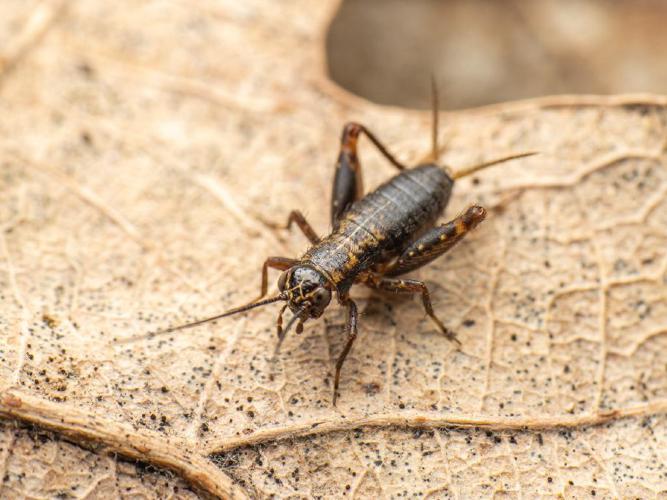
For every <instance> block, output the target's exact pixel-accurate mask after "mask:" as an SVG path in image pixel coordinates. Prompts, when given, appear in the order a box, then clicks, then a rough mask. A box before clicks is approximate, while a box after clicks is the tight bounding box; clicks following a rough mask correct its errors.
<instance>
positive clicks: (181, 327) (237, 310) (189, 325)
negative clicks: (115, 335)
mask: <svg viewBox="0 0 667 500" xmlns="http://www.w3.org/2000/svg"><path fill="white" fill-rule="evenodd" d="M279 300H286V298H285V296H284V295H282V294H280V295H276V296H274V297H270V298H268V299H264V300H260V301H259V302H253V303H251V304H246V305H244V306H241V307H236V308H234V309H230V310H229V311H225V312H224V313H222V314H218V315H217V316H211V317H210V318H204V319H200V320H197V321H193V322H192V323H186V324H184V325H179V326H174V327H172V328H167V329H165V330H159V331H157V332H155V333H154V335H160V334H163V333H169V332H175V331H177V330H185V329H186V328H192V327H194V326H199V325H202V324H204V323H208V322H209V321H215V320H217V319H220V318H224V317H226V316H231V315H232V314H237V313H241V312H244V311H248V310H250V309H254V308H255V307H259V306H265V305H266V304H272V303H273V302H278V301H279Z"/></svg>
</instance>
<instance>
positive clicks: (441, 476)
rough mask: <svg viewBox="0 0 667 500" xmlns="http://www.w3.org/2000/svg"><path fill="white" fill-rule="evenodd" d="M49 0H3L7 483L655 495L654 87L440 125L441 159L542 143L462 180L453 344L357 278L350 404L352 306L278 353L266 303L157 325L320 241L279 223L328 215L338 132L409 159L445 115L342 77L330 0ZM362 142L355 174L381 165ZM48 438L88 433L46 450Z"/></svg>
mask: <svg viewBox="0 0 667 500" xmlns="http://www.w3.org/2000/svg"><path fill="white" fill-rule="evenodd" d="M36 5H37V6H38V7H37V8H35V6H34V5H33V6H30V5H27V4H24V3H22V2H16V3H15V5H13V6H12V7H11V9H10V10H11V11H12V12H13V13H15V15H14V14H13V15H12V19H14V21H12V22H11V26H12V29H15V26H17V25H18V26H23V27H24V29H18V30H15V31H16V33H14V32H12V31H11V30H9V29H8V30H7V32H8V33H9V35H8V39H9V43H8V44H6V45H4V46H6V47H9V49H8V50H7V51H6V52H4V53H3V54H2V55H3V57H2V60H3V61H4V64H3V66H2V69H0V71H2V73H1V74H0V85H1V87H0V92H1V95H2V102H3V113H2V115H1V117H0V144H1V147H0V151H1V153H0V154H1V155H2V158H1V165H2V176H1V177H0V183H1V185H0V192H1V193H2V200H3V201H2V204H1V205H0V210H1V212H0V225H1V227H2V232H1V233H0V257H1V259H2V264H1V265H0V268H1V269H2V270H3V272H2V273H0V281H1V283H2V285H1V288H0V290H2V298H3V301H2V307H3V311H2V312H3V313H2V315H0V332H1V334H2V337H3V339H4V341H3V347H2V348H1V350H0V353H1V354H2V355H1V356H0V391H1V392H0V413H2V415H4V416H5V417H6V418H7V419H10V418H11V419H16V420H18V421H20V422H23V423H27V424H33V425H35V426H36V429H37V430H35V429H33V430H29V431H24V430H12V429H11V428H10V427H9V424H8V423H6V422H5V423H4V424H3V425H4V427H3V436H4V442H5V445H4V446H3V451H2V452H0V467H2V468H3V469H2V473H3V476H5V477H7V478H8V479H7V480H6V481H5V483H6V484H5V486H4V488H5V489H4V490H1V491H2V496H8V495H9V496H12V495H18V496H20V495H28V494H31V495H53V494H56V493H55V492H56V490H59V489H63V488H65V487H71V486H72V485H73V484H77V486H78V487H81V488H83V489H85V488H88V489H87V491H90V492H92V493H90V496H95V495H97V496H98V497H99V496H104V495H106V492H107V491H110V490H107V489H106V488H108V487H111V486H110V485H109V484H107V482H108V481H109V479H108V477H111V478H115V479H113V480H114V481H116V482H119V481H120V482H121V483H122V481H125V479H122V480H120V479H118V478H120V477H121V475H122V474H123V473H124V472H122V471H124V470H127V467H128V466H127V464H125V465H123V463H122V462H121V461H120V459H116V458H114V459H108V458H105V457H102V458H100V457H101V456H102V455H104V454H106V453H113V454H118V455H119V456H121V457H124V459H128V458H129V459H135V460H140V461H142V463H144V464H146V463H148V464H150V465H151V466H156V467H166V468H168V469H171V470H173V471H176V472H177V473H178V474H180V476H181V477H182V478H183V479H185V480H186V481H188V482H189V483H190V484H193V485H194V486H196V487H198V488H199V490H200V491H202V492H208V493H210V494H213V495H218V496H236V497H245V496H259V497H264V496H269V495H271V494H275V495H278V496H287V495H294V496H297V495H299V496H341V495H343V494H345V493H346V492H347V493H349V494H350V495H352V494H354V495H356V496H357V497H363V498H366V497H368V498H374V497H378V496H385V497H390V496H399V495H401V494H404V495H406V496H407V495H409V496H413V495H416V494H417V493H423V494H428V495H429V496H431V497H438V498H439V497H447V496H454V497H457V498H469V497H492V496H495V495H507V496H512V497H515V496H517V497H518V496H528V497H532V496H535V495H537V494H541V495H545V496H558V495H566V496H570V497H571V496H575V497H576V496H583V495H590V494H592V493H593V492H595V494H596V495H598V496H602V497H631V496H632V497H642V498H646V497H657V496H661V495H664V494H665V493H666V492H667V474H666V472H667V471H666V470H665V463H667V455H666V454H665V451H664V450H665V449H667V421H666V419H665V410H666V409H667V394H666V393H667V365H666V364H665V358H664V356H663V355H662V353H664V352H665V349H666V348H667V335H665V332H667V301H666V300H665V296H666V292H667V274H666V267H667V255H666V250H665V248H667V231H666V229H665V228H666V227H667V197H666V196H665V195H666V193H667V169H666V168H665V166H664V148H663V146H664V143H665V136H666V130H665V120H666V119H667V112H666V111H665V102H664V99H663V98H659V97H654V96H643V97H634V98H631V97H623V96H620V97H610V98H585V97H579V98H575V97H563V98H545V99H541V100H532V101H525V102H520V103H514V104H503V105H498V106H494V107H489V108H484V109H479V110H472V111H467V112H461V113H451V114H446V115H444V114H443V119H442V123H443V130H442V131H441V138H442V140H443V141H445V142H446V151H445V153H444V156H443V160H444V161H445V162H446V163H447V164H448V165H452V166H453V168H456V167H463V166H466V165H471V164H473V163H475V162H478V161H481V160H486V159H490V158H494V157H497V156H501V155H503V154H507V153H508V152H516V151H526V150H537V151H540V153H541V154H540V155H539V156H535V157H531V158H528V159H524V160H521V161H518V162H516V163H513V164H511V165H509V164H508V165H505V166H502V167H497V168H495V169H491V170H488V171H485V172H483V173H480V174H478V175H477V176H476V177H475V179H473V182H471V181H470V180H464V181H462V182H460V183H459V184H458V185H457V186H456V189H455V196H454V199H453V201H452V203H451V206H450V207H449V208H448V215H451V214H455V213H457V212H458V211H460V210H461V209H463V208H464V207H465V206H466V205H467V204H470V203H472V202H479V203H482V204H483V205H485V206H487V207H488V208H490V209H491V214H490V217H489V218H488V220H487V221H485V223H484V224H483V225H481V226H480V228H479V229H478V230H477V231H476V232H475V234H474V235H473V236H471V237H470V238H469V239H467V240H466V241H465V242H464V243H463V244H461V245H460V247H458V248H456V250H454V251H452V253H451V254H450V255H448V256H447V257H445V258H442V259H439V260H438V261H436V262H435V263H433V264H432V265H430V266H428V267H427V268H425V269H424V270H421V271H419V272H418V273H416V274H417V275H418V276H420V277H421V278H423V279H424V280H426V281H427V282H428V283H429V284H430V285H431V287H432V289H433V301H434V304H435V308H436V311H437V314H438V315H439V316H440V317H441V318H443V319H444V320H445V322H446V324H447V325H448V326H449V327H450V328H452V329H454V330H456V331H457V332H458V335H459V338H460V339H461V341H462V343H463V347H462V348H461V350H460V351H458V350H456V349H455V348H454V346H453V345H451V344H450V343H448V342H446V341H445V340H444V339H443V338H442V337H441V336H440V335H438V334H436V333H435V332H434V331H433V330H432V328H431V325H430V323H429V322H428V321H426V320H425V318H424V316H423V312H422V310H421V308H420V306H419V304H418V303H417V302H416V301H410V300H407V301H398V300H396V299H394V298H391V297H381V296H374V295H370V294H369V293H368V292H366V291H363V290H358V291H355V292H354V293H355V295H354V296H355V297H357V298H358V301H359V304H360V306H361V307H360V309H361V311H362V317H361V323H360V336H359V339H358V340H357V343H356V344H355V346H354V349H353V351H352V353H351V355H350V357H349V358H348V361H347V363H346V365H345V367H344V371H343V378H342V384H341V398H340V399H339V403H338V407H337V408H333V407H332V406H331V403H330V399H331V390H332V388H331V383H332V373H333V368H332V365H333V361H334V359H335V357H336V356H337V353H338V352H340V349H341V348H342V345H343V338H342V335H341V328H342V324H343V322H344V314H343V312H342V311H341V310H340V309H338V308H336V307H332V308H330V309H329V311H328V312H327V314H326V315H325V318H324V321H321V322H319V323H312V322H311V323H309V324H308V325H307V329H306V331H305V332H304V333H303V334H302V335H301V336H297V335H292V336H291V337H289V338H288V339H287V340H286V342H285V345H284V349H283V353H282V355H281V356H280V358H279V361H278V363H277V364H276V365H275V366H273V365H272V364H271V362H270V358H271V355H272V353H273V347H274V343H275V332H274V327H273V324H274V314H275V311H274V310H273V309H271V308H270V307H269V308H266V309H261V310H260V309H258V310H257V311H254V312H252V313H249V314H247V315H246V316H244V317H237V318H229V319H227V320H224V321H220V322H219V323H217V324H209V325H206V326H202V327H200V328H198V329H196V330H185V331H179V332H174V333H170V334H165V335H157V336H156V335H149V332H151V331H155V330H158V329H160V328H164V327H166V326H168V325H172V324H178V323H181V322H184V321H188V320H191V319H194V318H199V317H204V316H207V315H212V314H216V313H218V312H220V311H222V310H224V309H226V308H228V307H231V306H235V305H238V304H241V303H243V302H245V301H247V300H249V299H251V298H253V297H254V296H256V294H257V291H258V284H259V269H260V266H261V263H262V261H263V259H264V257H265V256H268V255H278V254H283V255H286V256H298V255H299V254H300V253H301V252H302V251H303V250H304V249H305V248H306V247H307V244H306V241H305V239H304V238H303V237H302V236H301V235H299V234H297V233H296V232H295V233H293V234H292V233H287V232H283V231H276V230H274V229H272V228H271V224H269V223H267V221H268V222H270V223H273V222H281V221H283V220H284V218H285V217H286V215H287V214H288V213H289V211H290V210H291V209H293V208H301V209H302V210H303V211H304V212H305V213H306V215H307V217H308V218H309V219H310V220H311V221H312V222H313V223H314V225H315V227H316V228H318V230H319V231H320V232H322V233H324V232H326V231H327V230H328V213H327V212H328V201H326V200H328V194H329V190H330V184H329V183H330V182H331V177H332V169H333V160H334V158H335V156H336V153H337V148H338V138H339V134H340V130H341V127H342V125H343V123H345V122H346V121H349V120H357V121H360V122H362V123H364V124H366V125H368V127H369V128H371V129H372V130H374V131H375V132H376V133H377V134H378V135H379V136H380V137H381V138H382V140H384V141H386V143H387V144H388V145H390V147H391V149H392V151H395V152H396V153H397V155H398V156H399V157H400V158H401V159H402V160H404V161H406V162H413V161H415V160H416V159H417V158H420V157H422V156H423V155H424V153H425V152H427V151H428V148H429V123H430V121H429V117H428V114H427V113H418V112H410V111H405V110H402V109H392V108H385V107H379V106H375V105H372V104H370V103H368V102H364V101H362V100H360V99H356V98H354V97H352V96H350V95H348V94H346V93H344V92H343V91H341V90H340V89H338V88H336V87H335V86H334V85H333V84H331V83H329V82H328V80H327V79H326V78H325V76H324V71H323V67H324V66H323V50H322V45H323V44H322V37H323V33H324V31H325V28H326V24H327V22H328V20H329V19H330V16H331V14H332V12H333V11H334V9H335V7H336V5H335V2H333V1H331V2H323V1H318V2H314V1H305V0H303V1H294V2H290V3H289V4H285V5H283V4H281V5H280V7H279V8H278V7H276V6H273V5H272V4H262V3H259V2H250V3H248V2H243V3H238V2H223V3H212V2H202V3H200V4H198V8H197V9H192V8H191V6H190V5H189V4H187V3H184V2H171V3H167V4H165V3H157V2H147V3H142V4H137V3H136V2H130V1H121V2H113V3H110V2H78V3H72V4H67V10H66V11H63V10H62V9H61V4H57V3H55V4H52V3H48V2H46V3H39V4H36ZM17 19H18V21H17ZM3 22H4V21H3ZM8 26H9V24H8ZM361 155H362V161H363V164H364V175H365V178H366V183H367V185H368V186H374V185H377V183H379V182H380V181H382V180H384V179H386V178H388V177H389V176H390V175H392V174H393V171H392V169H391V167H390V166H387V165H385V163H384V162H383V161H382V159H381V158H380V157H379V155H378V154H377V153H376V152H374V150H373V149H372V148H371V147H369V146H367V145H366V144H364V145H363V147H362V152H361ZM272 279H273V278H272ZM43 429H48V430H50V431H54V432H56V433H58V436H62V437H64V438H66V439H67V440H68V441H69V442H72V443H78V444H80V445H82V446H85V447H87V448H91V446H92V451H91V450H84V449H81V448H79V447H78V446H75V445H73V444H68V443H67V442H64V441H63V442H58V443H55V444H49V445H48V446H49V448H48V449H47V450H46V451H37V452H36V451H35V450H31V449H29V447H27V446H26V445H25V442H26V439H29V436H32V438H33V439H34V438H35V436H39V435H40V433H41V432H42V430H43ZM33 454H37V455H38V458H35V459H34V460H33V459H32V458H31V457H32V456H33ZM113 456H114V457H115V456H116V455H113ZM54 457H57V458H54ZM62 457H66V460H67V464H68V466H67V468H64V467H62V462H59V461H61V460H65V458H62ZM36 460H37V461H39V462H40V464H41V465H40V467H42V469H40V470H41V471H42V472H40V474H39V475H38V476H37V479H31V481H26V479H25V474H26V473H27V469H29V468H30V467H32V465H30V464H33V463H34V462H35V461H36ZM100 460H103V463H102V462H100ZM122 467H125V469H122ZM140 468H141V466H140ZM110 469H113V470H114V472H109V470H110ZM121 469H122V470H121ZM119 470H120V472H119ZM21 474H24V475H23V476H21ZM132 474H138V473H137V472H132ZM47 476H48V478H50V479H46V477H47ZM84 476H85V477H86V478H93V479H87V480H86V481H76V480H73V479H71V478H72V477H84ZM31 477H33V476H31ZM40 478H42V479H40ZM166 480H168V481H169V484H166V483H161V486H160V488H165V489H164V490H160V489H154V491H153V493H151V491H150V488H151V487H150V486H149V488H148V490H147V491H146V492H144V493H143V494H144V495H145V496H151V494H153V495H154V496H161V495H166V494H167V493H166V491H167V490H168V489H169V491H173V488H174V487H179V481H180V480H179V479H173V478H167V479H165V481H166ZM49 481H54V482H55V483H57V485H58V486H57V487H52V486H50V484H51V483H49ZM150 481H161V479H151V480H150ZM150 481H149V482H150ZM35 482H37V483H40V482H41V484H40V485H39V486H38V487H35V486H34V483H35ZM133 484H134V483H133ZM150 484H153V483H150ZM135 486H136V485H135ZM135 486H133V487H135ZM136 487H137V488H138V487H139V486H136ZM181 487H182V484H181ZM96 488H100V489H99V490H97V489H96ZM156 488H157V487H156ZM161 492H162V493H161ZM177 495H178V494H177ZM183 495H186V493H184V494H183Z"/></svg>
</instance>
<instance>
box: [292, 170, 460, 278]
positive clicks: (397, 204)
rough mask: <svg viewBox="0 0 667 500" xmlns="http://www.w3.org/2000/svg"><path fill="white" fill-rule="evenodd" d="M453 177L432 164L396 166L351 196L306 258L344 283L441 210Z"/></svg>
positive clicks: (403, 243) (404, 243)
mask: <svg viewBox="0 0 667 500" xmlns="http://www.w3.org/2000/svg"><path fill="white" fill-rule="evenodd" d="M452 185H453V181H452V179H451V178H450V177H449V176H448V175H447V174H446V173H445V171H444V170H443V169H442V168H440V167H438V166H436V165H421V166H419V167H416V168H414V169H411V170H406V171H404V172H401V173H400V174H398V175H397V176H395V177H393V178H392V179H390V180H389V181H388V182H386V183H384V184H382V185H381V186H379V187H378V188H377V189H376V190H375V191H373V192H372V193H369V194H368V195H366V196H365V197H364V198H362V199H361V200H358V201H356V202H355V203H354V204H352V206H351V207H350V208H349V209H348V210H347V212H345V214H344V215H343V216H342V218H341V220H340V223H339V225H338V229H337V230H336V231H335V232H334V233H332V234H331V235H329V236H328V237H327V238H325V239H324V240H323V241H322V242H320V243H319V244H317V245H315V246H314V247H312V248H311V249H310V250H309V251H308V252H307V253H306V255H304V260H307V261H310V262H312V263H313V264H315V265H316V266H317V267H318V268H320V269H321V270H323V271H325V272H327V273H328V274H329V275H330V277H331V278H332V279H333V280H334V281H335V282H336V283H339V284H341V285H342V287H343V288H345V287H346V286H347V285H349V284H351V283H352V281H353V280H354V277H355V276H356V275H357V274H358V273H359V272H361V271H363V270H365V269H368V268H369V267H370V266H372V265H373V264H376V263H378V262H380V261H381V259H382V258H383V257H384V256H386V255H387V253H389V254H391V253H398V252H399V251H400V250H401V249H402V248H404V247H406V246H407V245H408V244H409V243H410V242H411V241H412V240H414V238H415V237H416V236H417V235H418V234H420V233H421V232H422V231H423V230H424V229H426V228H427V227H429V226H430V225H431V224H433V222H434V221H435V220H436V219H437V218H438V217H439V216H440V214H441V213H442V211H443V209H444V208H445V206H446V205H447V202H448V201H449V196H450V194H451V190H452Z"/></svg>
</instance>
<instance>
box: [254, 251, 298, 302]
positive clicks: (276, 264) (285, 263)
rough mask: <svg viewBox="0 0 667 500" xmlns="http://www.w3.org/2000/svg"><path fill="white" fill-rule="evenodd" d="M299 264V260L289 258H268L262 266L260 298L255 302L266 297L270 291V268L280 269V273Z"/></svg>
mask: <svg viewBox="0 0 667 500" xmlns="http://www.w3.org/2000/svg"><path fill="white" fill-rule="evenodd" d="M297 262H298V260H295V259H290V258H288V257H268V258H267V259H266V260H265V261H264V265H263V266H262V281H261V285H260V294H259V297H258V298H257V299H255V300H259V299H261V298H262V297H264V296H265V295H266V292H267V291H268V289H269V267H270V268H272V269H278V270H279V271H284V270H286V269H289V268H290V267H292V266H293V265H294V264H296V263H297Z"/></svg>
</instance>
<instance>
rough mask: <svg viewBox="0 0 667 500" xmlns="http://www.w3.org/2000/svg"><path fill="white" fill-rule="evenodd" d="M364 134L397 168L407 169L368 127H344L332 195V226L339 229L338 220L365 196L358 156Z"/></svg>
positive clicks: (348, 124) (350, 124) (348, 125)
mask: <svg viewBox="0 0 667 500" xmlns="http://www.w3.org/2000/svg"><path fill="white" fill-rule="evenodd" d="M361 133H364V134H365V135H366V137H368V138H369V139H370V141H371V142H372V143H373V144H374V145H375V147H377V148H378V150H379V151H380V153H382V154H383V155H384V157H385V158H387V160H389V161H390V162H391V163H392V164H393V165H394V166H395V167H396V168H398V169H399V170H404V169H405V168H406V167H405V165H403V164H402V163H400V162H399V161H398V160H397V159H396V158H394V156H393V155H392V154H391V153H389V151H388V150H387V148H386V147H384V145H383V144H382V143H381V142H380V141H379V140H378V139H377V137H375V135H373V134H372V133H371V132H370V131H369V130H368V129H367V128H366V127H364V126H363V125H361V124H359V123H354V122H351V123H347V124H346V125H345V127H343V135H342V137H341V145H340V153H339V154H338V161H337V162H336V174H335V176H334V183H333V192H332V195H331V224H332V226H333V227H334V228H335V227H337V225H338V224H337V223H338V219H340V217H341V215H343V213H344V212H345V210H347V209H348V207H349V206H350V205H351V204H352V202H353V201H355V200H358V199H360V198H361V197H362V196H363V195H364V187H363V181H362V177H361V164H360V163H359V157H358V156H357V141H358V139H359V134H361Z"/></svg>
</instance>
